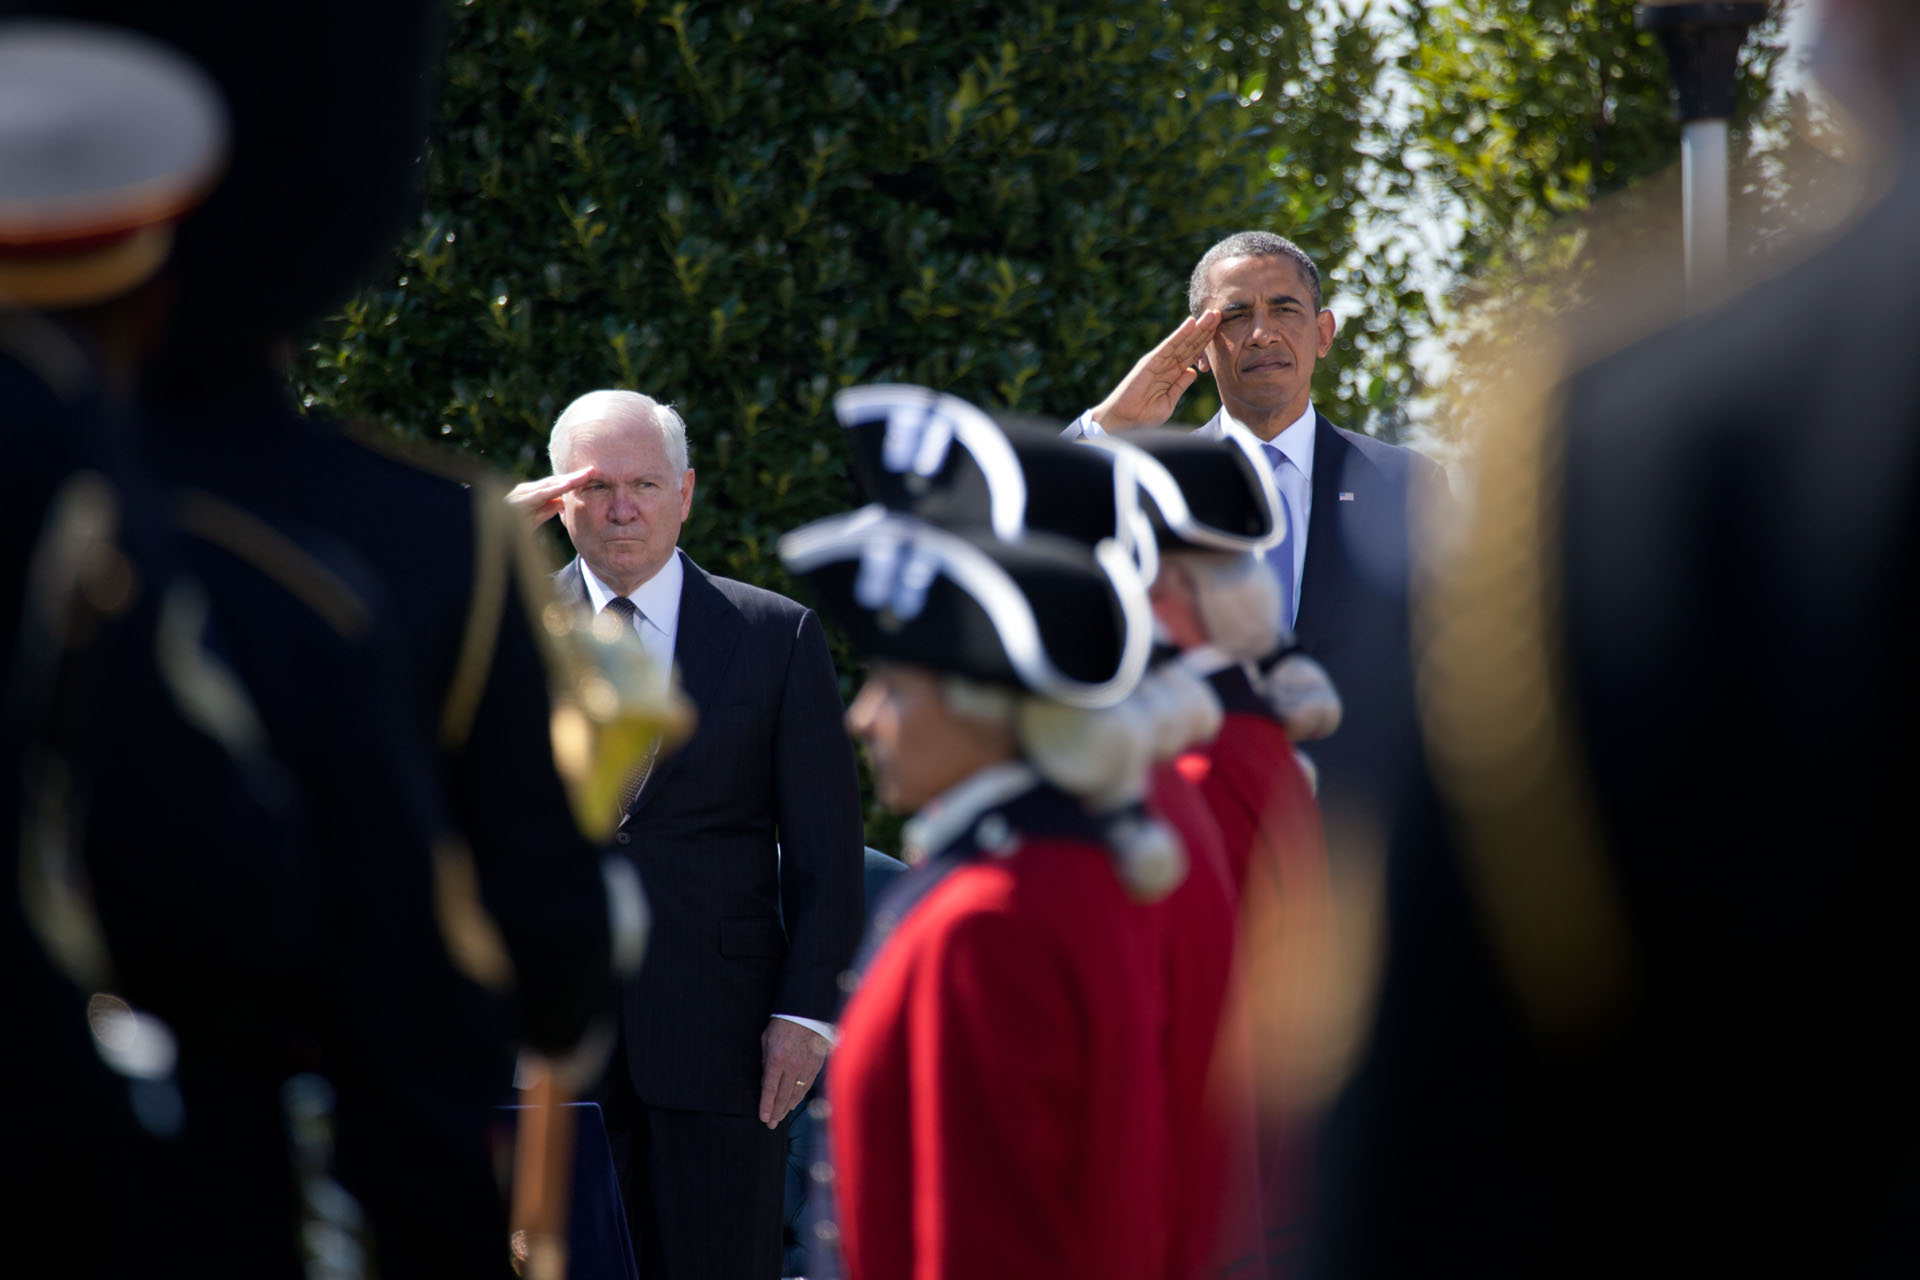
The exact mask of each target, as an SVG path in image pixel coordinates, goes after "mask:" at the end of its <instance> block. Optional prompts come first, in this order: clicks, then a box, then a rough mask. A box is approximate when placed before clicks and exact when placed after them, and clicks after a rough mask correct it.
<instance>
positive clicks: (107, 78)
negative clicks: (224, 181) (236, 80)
mask: <svg viewBox="0 0 1920 1280" xmlns="http://www.w3.org/2000/svg"><path fill="white" fill-rule="evenodd" d="M226 145H227V117H226V111H225V109H224V108H223V107H222V105H221V101H220V95H219V92H218V91H217V90H216V89H215V88H214V86H213V83H212V82H211V81H210V80H209V79H208V78H207V77H206V76H205V75H204V74H202V73H201V72H200V71H199V70H198V69H197V68H195V67H194V66H193V65H192V64H191V63H189V62H188V61H187V60H186V59H184V58H182V57H181V56H180V55H179V54H177V53H174V52H173V51H172V50H170V49H168V48H166V47H165V46H163V45H160V44H157V43H156V42H154V41H151V40H146V39H143V38H141V37H138V36H134V35H130V34H128V33H125V32H120V31H115V30H111V29H109V28H105V27H96V26H88V25H82V24H78V23H53V22H9V23H4V24H0V306H6V305H13V306H26V307H38V308H49V309H64V308H69V307H81V306H87V305H90V304H93V303H97V302H102V301H105V300H106V299H108V298H112V297H116V296H118V295H119V294H122V293H125V292H127V291H128V290H130V289H132V288H134V287H135V286H137V285H139V284H141V283H142V282H144V281H145V280H146V279H147V278H148V277H150V276H152V275H153V274H154V273H155V272H156V271H158V270H159V269H160V267H161V265H162V264H163V263H165V261H166V259H167V255H168V253H169V252H170V250H171V248H172V245H173V228H174V224H175V223H176V222H177V221H178V220H179V219H180V217H181V216H182V215H184V214H185V213H186V212H187V211H188V210H189V209H191V208H193V207H194V206H195V205H196V204H198V203H199V202H200V201H201V200H202V199H204V198H205V196H206V194H207V192H208V191H209V190H210V189H211V187H212V185H213V182H214V180H215V178H216V176H217V175H218V173H219V170H220V166H221V163H222V161H223V158H224V156H225V154H226Z"/></svg>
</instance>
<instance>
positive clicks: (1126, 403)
mask: <svg viewBox="0 0 1920 1280" xmlns="http://www.w3.org/2000/svg"><path fill="white" fill-rule="evenodd" d="M1219 328H1220V313H1219V312H1218V311H1216V310H1211V309H1209V310H1207V311H1203V312H1201V313H1200V314H1199V315H1197V316H1189V317H1188V318H1187V319H1185V320H1182V321H1181V322H1180V327H1179V328H1177V329H1175V330H1174V331H1173V332H1172V333H1170V334H1168V335H1167V336H1166V337H1165V338H1163V339H1162V340H1161V342H1160V345H1159V346H1157V347H1155V348H1154V349H1153V350H1151V351H1149V352H1147V354H1145V355H1144V356H1141V357H1140V359H1139V360H1138V361H1137V362H1136V363H1135V364H1134V366H1133V368H1132V369H1130V370H1128V372H1127V376H1126V377H1124V378H1122V379H1120V384H1119V385H1118V386H1116V387H1115V388H1114V389H1113V390H1112V391H1111V392H1109V393H1108V394H1107V398H1106V399H1105V400H1102V401H1101V402H1100V403H1099V404H1098V405H1097V406H1095V408H1094V410H1093V414H1092V417H1093V420H1094V421H1095V422H1097V423H1098V424H1100V426H1101V427H1102V428H1103V429H1105V430H1107V431H1131V430H1133V429H1134V428H1136V427H1157V426H1161V425H1163V424H1164V423H1165V422H1166V421H1167V419H1169V418H1171V417H1172V416H1173V411H1174V409H1175V408H1177V407H1178V406H1179V404H1180V397H1181V396H1184V395H1185V394H1186V393H1187V388H1188V387H1191V386H1192V385H1193V380H1194V379H1195V378H1197V377H1199V376H1200V375H1201V374H1203V373H1205V372H1206V371H1207V344H1208V343H1210V342H1212V341H1213V335H1214V333H1215V331H1216V330H1218V329H1219Z"/></svg>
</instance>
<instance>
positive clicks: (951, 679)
mask: <svg viewBox="0 0 1920 1280" xmlns="http://www.w3.org/2000/svg"><path fill="white" fill-rule="evenodd" d="M1161 693H1162V694H1163V695H1164V696H1161V697H1158V698H1150V699H1145V700H1143V699H1141V698H1138V697H1129V698H1127V699H1126V700H1124V701H1122V702H1120V703H1119V704H1117V705H1115V706H1111V707H1105V708H1102V709H1101V710H1098V711H1089V710H1087V709H1085V708H1082V707H1070V706H1067V705H1066V704H1065V703H1062V702H1055V701H1053V700H1052V699H1050V698H1042V697H1036V696H1034V695H1032V694H1026V693H1019V692H1016V691H1014V690H1011V689H998V688H991V687H988V686H986V685H980V684H976V683H974V682H973V681H971V680H968V679H966V678H965V677H963V676H952V675H949V676H944V677H942V678H941V681H940V696H941V699H942V701H944V702H945V703H946V705H947V710H949V711H951V712H953V713H954V714H955V715H962V716H970V717H973V718H975V719H979V720H985V721H988V722H990V723H993V724H998V725H1003V726H1006V727H1008V728H1011V729H1012V730H1013V733H1014V737H1015V740H1016V741H1017V742H1018V743H1019V746H1020V752H1021V755H1022V756H1023V758H1025V760H1026V762H1027V763H1028V764H1029V765H1031V766H1032V767H1033V771H1034V772H1035V773H1037V774H1039V775H1040V776H1041V777H1042V778H1044V779H1045V780H1046V781H1048V782H1051V783H1052V784H1053V785H1054V786H1056V787H1059V788H1060V789H1061V790H1062V791H1065V792H1066V793H1067V794H1068V795H1071V796H1074V797H1076V798H1077V799H1079V800H1080V801H1081V802H1082V803H1083V804H1085V805H1086V806H1087V809H1088V811H1089V812H1090V813H1091V814H1092V815H1093V816H1094V817H1095V819H1096V820H1097V821H1099V822H1100V824H1101V826H1102V830H1103V832H1104V835H1105V838H1106V841H1107V844H1108V846H1109V847H1110V848H1111V850H1112V853H1113V860H1114V870H1115V871H1116V872H1118V873H1119V876H1120V882H1121V884H1122V885H1124V886H1125V887H1126V890H1127V892H1128V894H1129V895H1131V896H1132V897H1133V898H1134V899H1135V900H1136V901H1140V902H1157V901H1159V900H1160V899H1161V898H1164V897H1165V896H1166V895H1167V894H1169V893H1171V892H1172V891H1173V890H1174V889H1175V888H1177V887H1178V886H1179V884H1180V882H1181V880H1182V879H1184V878H1185V876H1186V873H1187V851H1186V849H1185V847H1184V846H1183V845H1182V844H1181V843H1180V837H1179V836H1178V835H1177V834H1176V833H1175V832H1174V831H1173V830H1172V829H1171V828H1170V827H1168V826H1167V825H1166V824H1165V823H1164V822H1162V821H1160V820H1159V819H1158V818H1156V817H1153V816H1152V815H1151V814H1148V813H1145V812H1142V811H1139V810H1138V809H1137V806H1138V804H1139V802H1140V801H1141V800H1142V799H1143V798H1144V797H1145V794H1146V790H1147V770H1148V768H1149V767H1151V765H1152V763H1153V759H1154V756H1155V753H1156V749H1157V747H1158V746H1159V745H1160V741H1158V740H1163V739H1164V738H1165V736H1166V733H1167V730H1168V728H1169V727H1170V722H1179V723H1181V724H1182V725H1183V727H1185V728H1187V729H1192V728H1196V727H1197V725H1196V724H1195V719H1196V710H1195V708H1194V706H1193V705H1192V704H1191V703H1190V702H1188V701H1186V700H1185V699H1184V698H1181V697H1179V696H1178V695H1177V693H1176V692H1175V691H1173V690H1162V691H1161ZM1209 696H1210V691H1209ZM1218 709H1219V703H1218V702H1217V701H1215V702H1214V703H1213V710H1214V712H1215V713H1216V714H1215V715H1214V717H1213V718H1212V724H1213V726H1214V727H1215V728H1217V727H1218V725H1219V719H1218V714H1217V713H1218ZM1199 718H1204V714H1203V713H1201V715H1200V717H1199Z"/></svg>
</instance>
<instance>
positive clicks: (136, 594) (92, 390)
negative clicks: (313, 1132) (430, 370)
mask: <svg viewBox="0 0 1920 1280" xmlns="http://www.w3.org/2000/svg"><path fill="white" fill-rule="evenodd" d="M225 132H226V131H225V122H224V113H223V112H222V110H221V107H220V103H219V98H218V95H217V93H216V92H215V91H214V89H213V87H212V85H211V84H209V83H208V82H207V81H206V80H205V78H204V77H202V76H201V75H199V73H197V72H196V71H195V70H194V69H193V68H192V67H191V66H190V65H189V64H187V63H186V62H185V61H184V60H183V59H180V58H178V57H177V56H175V55H172V54H170V53H169V52H168V51H167V50H165V49H164V48H162V47H160V46H158V45H155V44H152V43H150V42H147V41H141V40H136V39H133V38H130V37H127V36H125V35H124V34H121V33H116V32H111V31H107V30H104V29H100V28H87V27H74V26H55V25H50V24H30V23H19V22H4V23H0V437H3V438H4V445H5V449H6V452H7V458H8V466H7V467H6V468H5V469H4V472H0V520H3V521H4V523H3V524H0V543H3V544H4V546H5V548H6V550H5V553H4V554H3V555H0V681H3V682H4V683H3V684H0V951H3V952H4V960H3V961H0V968H4V971H5V972H6V974H7V989H8V999H7V1002H6V1020H5V1025H6V1031H7V1035H6V1037H5V1038H6V1042H7V1049H6V1052H5V1054H4V1056H0V1081H4V1085H0V1093H3V1094H4V1096H6V1097H7V1098H9V1099H11V1100H12V1101H13V1102H14V1104H15V1108H16V1111H17V1114H16V1115H15V1117H14V1118H13V1120H12V1121H10V1123H9V1126H8V1133H7V1141H6V1143H5V1146H6V1151H7V1159H6V1161H5V1162H4V1168H0V1206H4V1207H3V1208H0V1221H4V1223H5V1234H6V1237H7V1239H8V1240H9V1241H10V1242H11V1244H10V1246H9V1251H10V1254H11V1256H12V1258H13V1259H14V1261H15V1262H16V1264H24V1266H25V1267H26V1269H27V1270H30V1271H43V1272H45V1273H47V1274H60V1275H75V1276H91V1275H125V1274H131V1273H134V1272H137V1271H140V1270H143V1269H146V1268H148V1267H150V1266H151V1265H153V1263H154V1260H155V1259H157V1258H169V1257H171V1258H180V1257H186V1256H189V1255H191V1256H193V1257H195V1258H196V1259H198V1260H201V1261H203V1262H205V1263H207V1264H209V1265H210V1266H213V1267H215V1268H221V1269H225V1268H239V1269H244V1270H247V1271H249V1272H251V1273H254V1274H269V1273H273V1272H275V1271H276V1270H284V1269H286V1268H288V1267H289V1266H290V1265H291V1262H292V1257H293V1247H294V1231H295V1225H294V1210H293V1203H292V1201H293V1188H292V1178H291V1170H290V1169H289V1167H288V1161H287V1160H286V1159H285V1158H281V1159H280V1160H278V1161H277V1164H276V1165H275V1166H273V1167H266V1168H258V1169H245V1170H236V1169H234V1168H232V1167H231V1166H232V1163H233V1160H234V1157H235V1156H236V1154H238V1152H237V1150H236V1148H235V1146H234V1145H233V1143H232V1141H231V1139H232V1138H233V1136H234V1134H235V1133H236V1132H239V1131H242V1130H251V1131H255V1132H258V1133H260V1134H262V1135H264V1138H265V1140H266V1141H267V1142H268V1144H269V1145H272V1144H273V1142H274V1137H273V1136H274V1135H275V1134H277V1133H278V1132H279V1131H280V1128H281V1107H280V1099H279V1097H278V1096H277V1094H276V1093H272V1092H269V1094H268V1096H266V1097H265V1098H264V1099H258V1098H250V1097H243V1096H239V1095H237V1094H236V1093H235V1092H233V1091H231V1090H229V1089H228V1088H226V1087H225V1086H226V1083H227V1082H228V1081H229V1080H230V1079H231V1078H232V1076H233V1073H234V1071H235V1070H236V1069H237V1068H238V1067H239V1065H240V1064H242V1063H244V1062H245V1061H246V1060H247V1059H248V1058H249V1056H250V1055H251V1054H252V1052H253V1051H254V1047H255V1046H257V1045H258V1043H259V1042H260V1036H259V1033H258V1031H257V1029H256V1028H257V1024H258V1023H259V1021H260V1020H261V1018H262V1015H263V1013H265V1012H266V1011H267V1010H268V1009H270V1008H271V1006H272V1005H274V1004H275V1003H277V1002H279V1001H281V1000H283V999H284V998H285V992H286V988H287V986H288V985H289V983H290V982H291V981H293V979H294V974H295V968H296V966H297V963H298V960H299V957H300V954H301V951H302V949H303V947H304V946H305V945H306V944H307V943H308V942H309V941H310V925H311V922H312V911H311V909H310V896H311V893H310V891H311V881H310V878H309V874H308V873H309V872H310V870H311V868H310V866H308V864H307V862H306V859H305V858H304V857H303V855H302V850H301V848H300V847H299V846H298V845H296V844H295V843H294V842H293V841H292V839H291V838H290V832H291V827H290V825H289V823H288V821H287V819H288V817H289V810H288V802H289V800H290V799H291V794H292V793H291V791H290V789H289V788H288V787H287V786H286V779H285V776H284V774H283V772H282V771H281V769H280V766H279V762H278V761H276V760H274V759H273V758H272V757H271V756H270V755H269V754H268V752H267V744H266V743H265V742H264V741H263V740H262V738H261V737H260V735H259V733H258V722H257V720H256V719H255V716H256V711H255V709H254V707H253V705H252V703H251V701H250V699H249V697H248V695H247V692H246V690H245V689H244V688H242V687H241V686H240V684H239V683H238V681H237V680H236V679H235V677H234V675H233V672H232V670H231V668H230V667H229V666H228V665H227V663H226V661H225V660H224V658H223V656H222V654H221V649H222V643H221V641H220V639H219V637H218V636H217V635H216V634H214V632H213V631H212V629H211V628H210V627H209V625H208V617H207V603H206V594H205V591H204V590H203V588H202V587H201V585H200V584H199V583H197V582H195V581H193V580H192V579H190V578H188V577H187V576H185V575H184V574H182V573H181V572H180V571H179V567H178V557H177V554H176V552H177V548H176V546H175V544H174V542H173V540H172V539H171V538H170V537H169V536H168V530H167V528H166V518H165V513H164V511H163V510H162V508H161V505H160V503H159V502H158V501H157V494H156V492H155V490H154V489H153V487H152V485H151V483H150V477H145V476H143V475H142V474H141V473H140V471H139V470H138V468H137V467H136V466H134V465H132V461H131V459H130V457H129V456H128V452H127V450H126V447H125V446H126V443H127V442H126V439H125V435H124V427H125V422H124V414H123V408H124V406H123V404H122V402H121V397H122V395H123V393H124V392H125V390H126V386H125V383H126V381H127V380H128V379H129V378H130V376H131V375H132V373H133V371H134V369H135V367H136V366H137V363H138V361H139V359H140V358H141V356H142V355H143V354H144V352H145V350H146V348H147V347H148V346H149V345H150V344H151V341H152V339H153V337H154V332H155V331H154V327H153V325H152V323H151V321H152V310H151V308H150V307H148V306H146V305H145V304H144V302H143V299H142V295H141V286H142V285H143V284H144V283H145V282H146V281H147V280H149V279H150V278H151V277H152V275H153V274H154V272H155V271H157V270H158V269H159V267H160V265H161V264H162V263H163V262H164V261H165V259H166V256H167V253H168V251H169V249H170V247H171V242H172V224H173V222H174V221H175V219H176V218H177V217H179V216H180V215H181V214H183V213H184V212H186V211H187V210H188V209H190V208H191V207H193V205H194V204H195V203H196V202H197V201H198V200H199V199H200V198H201V197H202V196H203V195H204V194H205V192H206V190H207V189H208V187H209V185H210V183H211V180H212V177H213V175H214V173H215V171H216V170H217V168H218V165H219V163H220V160H221V156H222V153H223V150H224V141H225ZM89 993H92V994H89ZM129 1001H131V1002H132V1003H131V1004H130V1003H129ZM138 1006H144V1008H141V1007H138ZM156 1008H157V1009H161V1010H164V1011H165V1013H166V1014H167V1016H168V1021H167V1022H163V1021H161V1020H160V1019H159V1018H156V1017H154V1016H153V1015H152V1013H150V1012H148V1010H152V1009H156ZM282 1149H283V1150H284V1147H282ZM109 1215H110V1217H111V1221H112V1224H113V1225H112V1227H111V1229H103V1220H104V1219H105V1218H106V1217H108V1216H109Z"/></svg>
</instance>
